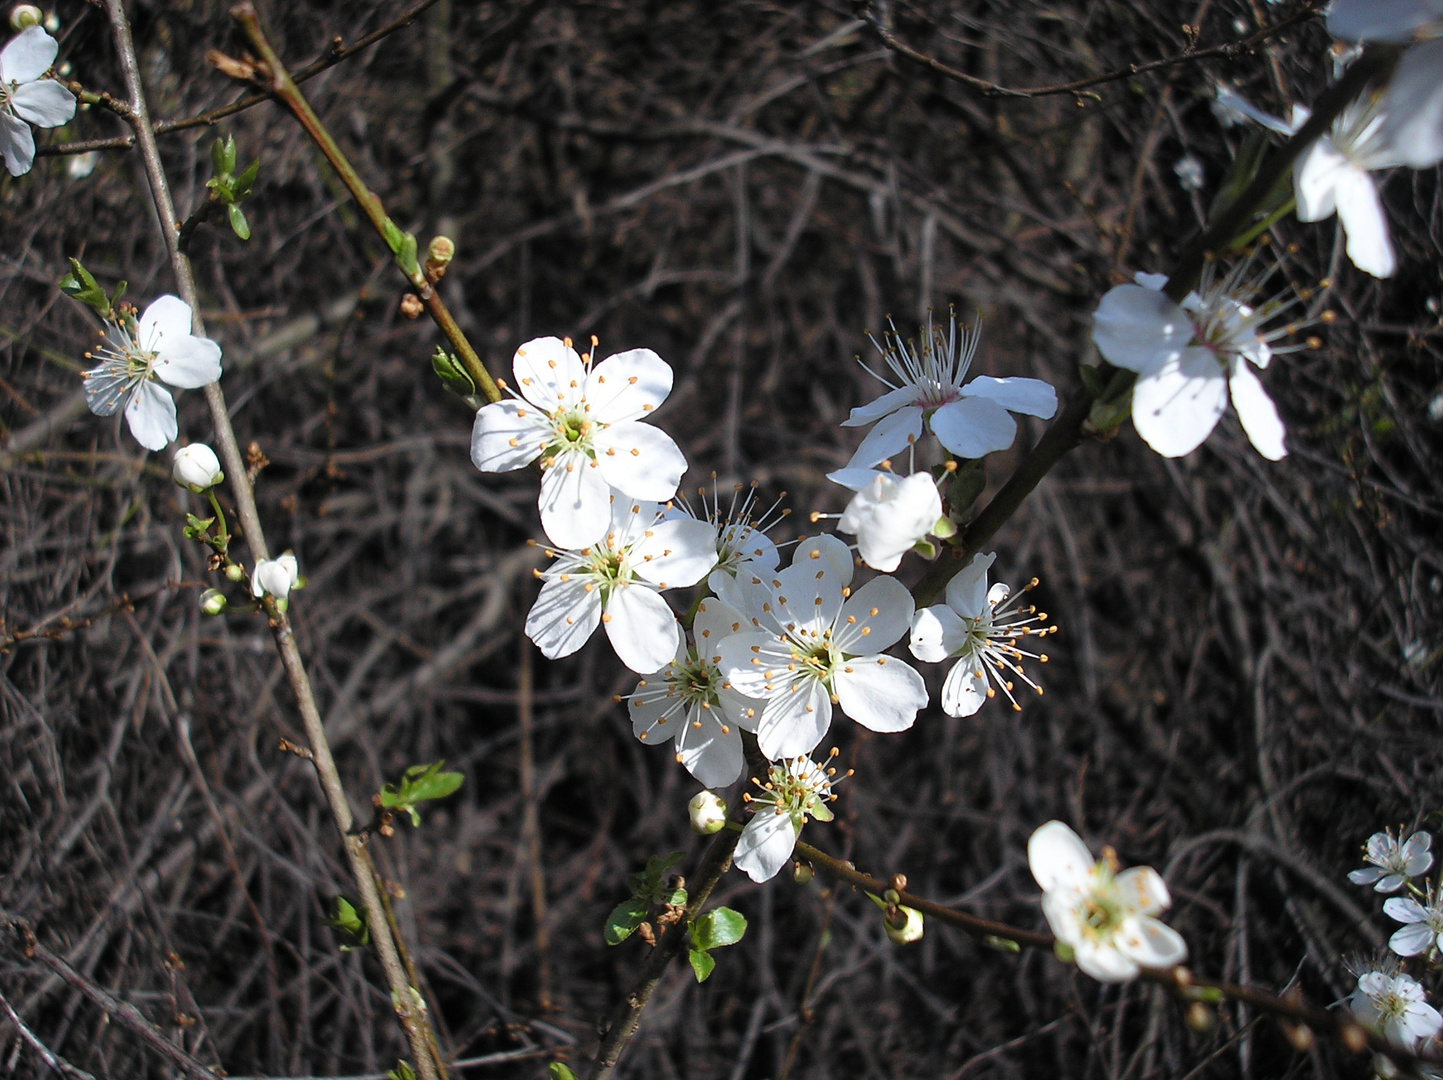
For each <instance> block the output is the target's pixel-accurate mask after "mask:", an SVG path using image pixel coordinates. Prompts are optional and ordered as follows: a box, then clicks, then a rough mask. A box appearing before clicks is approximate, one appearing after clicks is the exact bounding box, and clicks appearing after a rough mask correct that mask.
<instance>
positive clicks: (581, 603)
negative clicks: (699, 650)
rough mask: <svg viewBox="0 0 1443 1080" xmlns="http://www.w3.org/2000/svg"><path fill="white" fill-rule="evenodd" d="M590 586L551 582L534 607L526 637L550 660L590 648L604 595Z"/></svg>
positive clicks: (544, 588) (575, 579) (580, 583)
mask: <svg viewBox="0 0 1443 1080" xmlns="http://www.w3.org/2000/svg"><path fill="white" fill-rule="evenodd" d="M586 586H587V582H585V581H582V580H580V579H578V578H572V579H571V580H570V581H559V580H558V581H548V582H546V583H545V584H543V585H542V586H541V593H540V594H539V595H538V596H537V597H536V603H534V604H532V605H531V611H530V612H529V613H528V614H527V616H526V636H527V637H529V638H530V639H531V640H532V641H534V642H535V643H536V647H537V648H538V649H540V650H541V654H542V655H543V656H545V657H546V658H547V659H548V660H557V659H560V658H561V657H563V656H570V655H571V654H572V653H574V652H575V651H576V650H577V649H579V648H581V646H583V645H585V644H586V641H587V639H588V638H590V637H591V635H592V633H593V632H594V631H595V630H596V627H597V625H598V624H599V623H600V622H601V593H600V591H599V590H598V589H596V588H595V587H594V586H593V587H592V588H591V589H590V590H588V589H587V587H586ZM658 666H659V665H658ZM652 670H655V668H653V669H652Z"/></svg>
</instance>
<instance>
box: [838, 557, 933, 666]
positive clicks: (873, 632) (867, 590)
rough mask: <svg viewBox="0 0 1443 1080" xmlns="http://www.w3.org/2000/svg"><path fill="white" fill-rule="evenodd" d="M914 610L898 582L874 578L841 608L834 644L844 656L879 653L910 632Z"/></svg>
mask: <svg viewBox="0 0 1443 1080" xmlns="http://www.w3.org/2000/svg"><path fill="white" fill-rule="evenodd" d="M915 606H916V605H915V604H914V603H913V601H912V594H911V593H910V592H908V591H907V587H906V586H905V585H903V584H902V583H901V582H900V581H898V580H897V579H896V578H894V577H875V578H873V579H872V580H871V581H869V582H867V584H865V585H863V586H862V587H861V588H860V589H858V590H857V591H856V592H854V593H853V594H852V595H851V596H850V597H848V598H847V601H846V603H844V604H843V605H842V612H841V622H840V624H839V625H838V626H837V629H836V632H835V633H834V634H833V635H832V641H833V643H834V644H835V645H836V646H837V648H839V649H841V650H842V651H843V652H844V653H859V652H866V653H879V652H881V651H882V650H883V649H886V648H888V647H889V646H891V645H892V643H893V642H895V641H898V640H900V639H901V637H902V635H903V634H905V633H906V632H907V630H908V628H909V627H910V626H911V624H912V612H913V610H914V608H915ZM899 662H900V661H899Z"/></svg>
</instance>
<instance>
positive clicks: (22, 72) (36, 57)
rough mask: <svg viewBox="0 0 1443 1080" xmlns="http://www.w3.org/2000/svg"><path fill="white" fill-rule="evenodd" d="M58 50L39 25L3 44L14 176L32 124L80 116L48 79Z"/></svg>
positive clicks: (27, 161) (5, 136) (28, 153)
mask: <svg viewBox="0 0 1443 1080" xmlns="http://www.w3.org/2000/svg"><path fill="white" fill-rule="evenodd" d="M59 51H60V44H59V43H58V42H57V41H56V40H55V39H54V38H53V37H51V36H50V35H49V34H47V33H46V32H45V30H44V28H42V27H39V26H35V25H31V26H28V27H26V29H24V30H22V31H21V32H20V33H18V34H16V35H15V37H13V38H11V39H10V41H9V42H8V43H7V44H6V46H5V48H4V49H0V154H3V155H4V157H5V168H6V169H8V170H9V171H10V175H11V176H23V175H24V174H25V173H28V172H29V171H30V166H31V165H33V164H34V163H35V136H34V135H32V134H31V133H30V125H31V124H34V125H35V126H36V127H43V128H53V127H59V126H60V125H61V124H65V123H69V122H70V118H71V117H73V116H74V115H75V95H74V94H72V93H71V92H70V91H69V90H67V89H65V87H63V86H61V85H60V84H59V83H58V82H56V81H55V80H54V79H46V78H43V76H44V74H45V73H46V72H47V71H48V70H50V65H51V64H53V63H55V54H56V53H57V52H59ZM152 449H157V448H155V447H153V448H152Z"/></svg>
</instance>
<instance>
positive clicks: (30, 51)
mask: <svg viewBox="0 0 1443 1080" xmlns="http://www.w3.org/2000/svg"><path fill="white" fill-rule="evenodd" d="M58 52H60V43H59V42H58V41H56V40H55V39H54V38H53V37H51V36H50V35H49V34H47V33H46V32H45V29H44V27H40V26H28V27H26V28H25V29H24V30H22V31H20V33H18V34H16V35H15V36H14V37H13V38H11V39H10V40H9V41H8V42H7V43H6V45H5V48H4V49H0V82H5V83H7V84H8V83H28V82H34V81H35V80H36V79H38V78H40V76H42V75H44V74H45V73H46V72H47V71H49V70H50V65H51V64H53V63H55V56H56V54H57V53H58Z"/></svg>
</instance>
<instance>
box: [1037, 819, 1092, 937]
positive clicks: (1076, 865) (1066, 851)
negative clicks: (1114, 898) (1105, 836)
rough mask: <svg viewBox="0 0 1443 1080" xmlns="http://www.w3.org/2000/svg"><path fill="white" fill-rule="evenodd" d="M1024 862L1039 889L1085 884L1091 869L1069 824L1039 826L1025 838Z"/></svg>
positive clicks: (1084, 849) (1089, 854)
mask: <svg viewBox="0 0 1443 1080" xmlns="http://www.w3.org/2000/svg"><path fill="white" fill-rule="evenodd" d="M1027 865H1028V866H1029V867H1030V868H1031V869H1032V876H1033V877H1034V878H1035V879H1036V880H1037V884H1038V885H1040V886H1041V887H1042V891H1043V892H1045V893H1051V892H1053V891H1054V890H1057V889H1062V890H1067V889H1077V888H1081V887H1082V886H1084V885H1085V884H1086V883H1087V880H1088V876H1089V875H1090V874H1091V872H1092V867H1093V858H1092V852H1090V851H1088V850H1087V845H1086V844H1084V843H1083V842H1082V838H1081V837H1080V836H1078V835H1077V833H1075V832H1073V831H1072V829H1071V828H1070V827H1069V826H1067V825H1065V824H1063V823H1062V822H1060V821H1049V822H1047V823H1046V824H1045V825H1039V826H1038V827H1037V830H1036V831H1035V832H1034V833H1033V834H1032V836H1031V838H1030V839H1028V841H1027ZM1053 929H1054V931H1055V930H1056V927H1054V928H1053Z"/></svg>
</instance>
